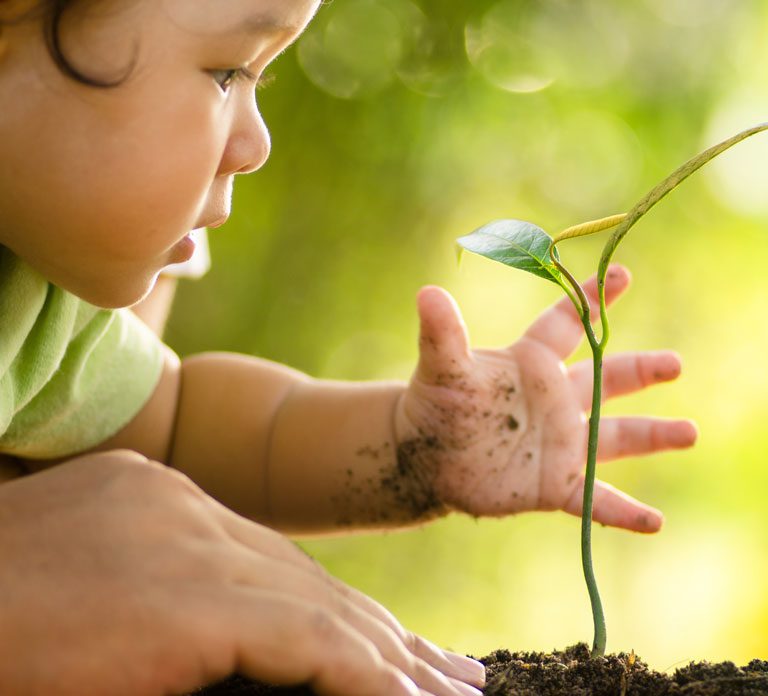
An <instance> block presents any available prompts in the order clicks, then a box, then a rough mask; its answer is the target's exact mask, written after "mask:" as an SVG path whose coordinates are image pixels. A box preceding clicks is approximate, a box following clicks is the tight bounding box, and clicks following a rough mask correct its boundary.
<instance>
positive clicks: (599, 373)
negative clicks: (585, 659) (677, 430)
mask: <svg viewBox="0 0 768 696" xmlns="http://www.w3.org/2000/svg"><path fill="white" fill-rule="evenodd" d="M553 246H554V245H553ZM551 258H552V260H553V262H554V264H555V265H556V266H557V268H558V270H559V271H560V273H562V275H563V277H564V278H565V279H566V280H567V281H568V282H569V283H570V284H571V286H572V287H573V290H574V292H575V293H576V297H578V300H579V301H578V302H577V301H576V298H575V297H574V296H573V295H572V293H571V292H570V291H569V288H567V287H566V286H565V285H564V286H563V287H564V289H565V290H566V292H567V294H568V297H570V298H571V301H572V302H573V304H574V305H575V307H576V311H577V312H578V313H579V317H580V318H581V323H582V325H583V326H584V333H585V334H586V336H587V340H588V341H589V345H590V348H591V349H592V366H593V380H592V411H591V413H590V416H589V435H588V439H587V468H586V471H585V473H584V497H583V499H582V507H581V567H582V570H583V571H584V580H585V582H586V583H587V592H588V593H589V601H590V604H591V606H592V621H593V623H594V638H593V640H592V657H597V656H600V655H604V654H605V644H606V640H607V633H606V628H605V613H604V612H603V603H602V601H601V600H600V592H599V591H598V589H597V580H596V579H595V571H594V568H593V566H592V500H593V497H594V490H595V470H596V468H597V442H598V436H599V434H600V407H601V405H602V386H603V353H604V351H605V346H606V343H607V342H608V317H607V314H606V310H605V275H604V274H602V275H600V274H598V279H597V280H598V290H599V295H600V321H601V324H602V333H601V336H600V340H599V341H598V340H597V337H596V336H595V332H594V330H593V329H592V312H591V310H590V307H589V300H588V299H587V295H586V293H585V292H584V289H583V288H582V287H581V285H580V284H579V282H578V281H577V280H576V279H575V278H574V277H573V275H572V274H571V273H570V271H568V269H567V268H565V266H563V265H562V264H561V263H560V262H559V261H558V260H557V259H556V258H555V256H554V254H552V255H551Z"/></svg>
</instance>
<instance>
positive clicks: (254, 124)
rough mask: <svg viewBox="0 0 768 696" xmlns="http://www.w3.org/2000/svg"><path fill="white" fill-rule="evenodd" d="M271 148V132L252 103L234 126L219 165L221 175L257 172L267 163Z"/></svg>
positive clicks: (239, 116) (236, 120)
mask: <svg viewBox="0 0 768 696" xmlns="http://www.w3.org/2000/svg"><path fill="white" fill-rule="evenodd" d="M270 148H271V143H270V138H269V131H268V130H267V126H266V124H265V123H264V119H263V118H262V117H261V114H260V113H259V110H258V108H257V107H256V104H255V103H252V104H251V105H250V106H249V108H248V109H247V110H244V112H241V114H240V115H238V117H237V118H236V119H235V122H234V123H233V124H232V129H231V131H230V135H229V140H228V141H227V146H226V149H225V151H224V155H223V157H222V161H221V164H220V165H219V174H223V175H230V174H248V173H250V172H254V171H256V170H257V169H259V168H260V167H261V166H262V165H263V164H264V163H265V162H266V161H267V158H268V157H269V151H270Z"/></svg>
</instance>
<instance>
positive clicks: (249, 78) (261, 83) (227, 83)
mask: <svg viewBox="0 0 768 696" xmlns="http://www.w3.org/2000/svg"><path fill="white" fill-rule="evenodd" d="M208 72H209V73H210V75H211V77H213V79H214V80H215V81H216V84H217V85H218V86H219V88H220V89H221V91H222V92H224V93H226V92H228V91H229V88H230V87H231V86H232V85H233V84H234V83H235V82H237V81H239V80H245V81H246V82H250V83H251V84H252V85H253V87H254V89H260V88H262V87H266V86H267V85H269V84H271V83H272V82H273V81H274V76H273V75H255V74H254V73H252V72H251V71H250V70H248V69H247V68H227V69H224V70H209V71H208Z"/></svg>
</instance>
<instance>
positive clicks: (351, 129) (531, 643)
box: [167, 0, 768, 669]
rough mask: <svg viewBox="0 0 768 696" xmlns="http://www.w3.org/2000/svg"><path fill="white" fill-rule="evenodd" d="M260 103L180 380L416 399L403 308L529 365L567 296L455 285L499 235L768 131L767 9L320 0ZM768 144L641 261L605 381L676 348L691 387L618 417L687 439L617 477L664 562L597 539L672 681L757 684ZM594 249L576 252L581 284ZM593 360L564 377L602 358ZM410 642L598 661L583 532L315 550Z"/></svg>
mask: <svg viewBox="0 0 768 696" xmlns="http://www.w3.org/2000/svg"><path fill="white" fill-rule="evenodd" d="M272 72H273V73H274V75H275V77H276V80H275V83H274V85H272V86H270V87H269V88H268V89H267V90H266V91H264V92H261V93H260V94H259V97H258V98H259V102H260V105H261V109H262V112H263V114H264V116H265V118H266V120H267V122H268V125H269V126H270V130H271V132H272V137H273V154H272V157H271V159H270V161H269V162H268V163H267V164H266V166H265V167H264V168H263V170H262V171H260V172H259V173H257V174H254V175H253V176H250V177H247V178H242V179H241V180H240V181H239V182H238V184H237V187H236V194H235V208H234V214H233V216H232V219H231V221H230V222H229V223H228V224H227V225H226V226H225V227H223V228H221V229H217V230H213V231H212V233H211V247H212V255H213V262H214V265H213V270H212V271H211V273H210V274H209V275H208V276H207V277H206V278H205V279H204V280H202V281H200V282H197V283H194V284H192V283H190V284H185V285H183V286H182V287H181V288H180V291H179V294H178V299H177V304H176V307H175V311H174V315H173V317H172V320H171V323H170V326H169V331H168V334H167V338H168V341H169V343H170V344H171V345H172V346H173V347H174V348H175V349H176V350H178V351H179V352H180V353H181V354H189V353H193V352H198V351H201V350H210V349H216V350H235V351H241V352H245V353H250V354H254V355H259V356H262V357H265V358H269V359H273V360H277V361H281V362H285V363H288V364H290V365H292V366H294V367H297V368H299V369H302V370H305V371H307V372H308V373H310V374H311V375H314V376H319V377H325V378H339V379H368V378H373V379H377V378H399V379H407V378H408V377H409V375H410V371H411V368H412V366H413V365H414V360H415V357H416V312H415V304H414V295H415V293H416V291H417V289H418V288H419V287H420V286H421V285H423V284H425V283H438V284H442V285H443V286H444V287H446V288H448V289H449V290H450V291H451V292H452V293H453V294H454V296H455V297H456V298H457V300H458V301H459V304H460V305H461V307H462V309H463V312H464V316H465V319H466V322H467V324H468V326H469V330H470V333H471V335H472V338H473V341H474V343H475V344H476V345H481V346H499V345H503V344H505V343H508V342H512V341H513V340H514V339H515V338H516V337H517V336H518V335H519V334H520V332H521V331H522V330H523V329H524V328H525V327H526V325H527V324H528V323H529V322H530V321H531V320H532V319H533V318H534V317H535V316H536V315H537V314H538V313H539V312H540V311H541V310H542V309H544V308H545V307H546V306H547V305H548V304H550V303H551V302H553V301H555V300H556V299H558V289H557V288H556V287H555V286H554V285H551V284H548V283H545V282H543V281H540V280H537V279H535V278H534V277H533V276H529V275H527V274H523V273H519V272H514V271H511V270H507V269H505V268H503V267H502V266H497V265H496V264H493V263H492V262H490V261H486V260H484V259H481V258H478V257H473V256H466V257H465V260H464V262H463V263H462V266H461V268H459V267H457V264H456V261H455V255H454V239H455V238H456V237H457V236H459V235H461V234H464V233H467V232H469V231H471V230H472V229H474V228H476V227H478V226H479V225H481V224H483V223H485V222H487V221H489V220H491V219H496V218H502V217H515V218H523V219H528V220H532V221H535V222H537V223H538V224H540V225H541V226H543V227H544V228H545V229H547V230H549V231H550V232H552V233H554V232H557V231H558V230H559V229H561V228H563V227H565V226H567V225H570V224H574V223H577V222H581V221H583V220H586V219H591V218H596V217H601V216H604V215H608V214H613V213H616V212H621V211H624V210H627V209H628V208H629V207H630V206H631V205H632V204H633V203H634V202H635V201H636V200H637V199H638V198H639V197H640V196H641V195H642V194H643V193H645V191H646V190H647V189H648V188H650V186H652V185H653V184H654V183H656V181H657V180H659V179H660V178H662V177H663V176H665V175H666V174H667V173H668V172H670V171H671V170H672V169H674V168H675V167H676V166H677V165H678V164H680V163H682V162H683V161H684V160H685V159H687V158H688V157H689V156H691V155H693V154H695V153H696V152H698V151H699V150H701V149H703V148H704V147H705V146H707V145H709V144H712V143H714V142H716V141H719V140H721V139H723V138H725V137H726V136H728V135H730V134H732V133H734V132H736V131H738V130H741V129H742V128H745V127H747V126H749V125H752V124H754V123H758V122H761V121H765V120H767V119H768V85H767V84H766V80H765V76H766V74H768V3H765V2H764V0H740V1H739V2H732V1H730V0H706V2H702V1H701V0H637V1H635V2H611V1H609V0H529V1H525V0H500V1H499V0H333V1H332V2H329V3H327V4H326V5H325V6H324V7H322V8H321V10H320V13H319V15H318V17H317V19H316V20H315V22H314V23H313V25H311V27H310V29H309V30H308V32H307V33H306V34H305V35H304V37H303V38H302V39H301V40H300V41H299V42H298V44H297V45H296V46H294V47H293V48H291V49H290V50H289V51H288V52H287V53H286V54H285V55H284V56H282V57H281V58H280V59H279V60H278V61H277V63H276V64H275V66H274V68H273V70H272ZM767 164H768V136H765V135H762V136H756V137H755V138H754V139H752V140H750V141H748V142H747V143H743V144H741V145H739V146H737V147H736V149H735V150H733V151H731V152H730V153H727V154H726V155H725V156H723V157H721V158H720V159H719V160H718V161H717V162H716V163H714V164H712V165H709V167H708V168H707V169H706V170H705V171H702V172H700V173H698V174H697V175H695V176H694V177H693V178H692V179H691V180H689V181H688V182H686V183H685V184H684V185H683V187H681V188H680V189H679V190H678V191H677V192H676V193H675V194H674V195H673V196H672V197H671V198H669V199H668V200H666V201H664V202H663V203H662V204H660V205H659V206H658V208H656V209H654V210H653V211H652V212H651V213H650V214H649V215H648V216H646V218H645V219H644V220H643V221H642V223H640V225H638V226H637V227H636V228H635V229H634V230H633V231H632V232H631V233H630V235H629V236H628V237H627V239H626V240H625V242H624V243H623V245H622V246H621V247H620V248H619V251H618V253H617V255H616V259H617V260H619V261H621V262H623V263H625V264H627V265H628V266H629V267H630V268H631V269H632V271H633V273H634V284H633V288H632V290H631V292H630V293H629V294H628V295H627V296H626V297H625V298H624V299H623V300H622V301H621V302H620V303H619V304H618V305H617V307H616V308H615V309H614V310H613V311H612V312H611V316H612V339H611V345H610V346H609V349H610V352H616V351H619V350H622V349H655V348H661V347H668V348H674V349H675V350H677V351H679V352H680V353H681V354H682V356H683V358H684V360H685V368H684V374H683V376H682V378H681V379H680V380H679V381H678V382H677V383H675V384H672V385H664V386H660V387H656V388H655V389H653V390H651V391H649V392H648V393H647V394H642V395H638V396H635V397H630V398H624V399H622V400H620V402H615V403H611V404H610V405H609V406H608V407H607V413H608V414H611V413H613V414H616V413H641V412H649V413H654V414H657V415H666V416H685V417H690V418H693V419H695V420H696V421H697V423H698V424H699V426H700V429H701V437H700V442H699V444H698V446H697V447H696V448H695V449H694V450H693V451H691V452H685V453H674V454H669V455H664V456H657V457H654V458H652V459H648V460H624V461H621V462H617V463H611V464H606V465H603V466H602V468H601V470H600V471H599V475H600V476H601V477H602V478H604V479H606V480H608V481H610V482H611V483H613V484H615V485H618V486H620V487H622V488H624V489H626V490H627V491H628V492H630V493H631V494H633V495H635V496H636V497H639V498H641V499H642V500H645V501H647V502H649V503H651V504H653V505H656V506H658V507H660V508H662V509H663V510H664V511H665V513H666V525H665V528H664V529H663V531H662V533H660V534H659V535H657V536H654V537H645V536H641V535H632V534H629V533H625V532H620V531H616V530H610V529H604V528H601V527H597V528H596V529H595V531H594V547H595V548H594V555H595V563H596V572H597V575H598V580H599V583H600V587H601V591H602V594H603V601H604V604H605V610H606V615H607V621H608V636H609V639H608V648H609V650H611V651H618V650H629V649H630V648H634V650H635V651H636V652H637V653H638V654H639V655H641V656H642V657H644V658H645V659H646V660H648V661H649V662H650V663H651V665H653V666H654V667H656V668H658V669H668V668H671V667H674V666H677V665H679V664H681V663H684V662H686V661H688V660H691V659H703V658H710V659H732V660H735V661H737V662H739V661H741V662H744V661H747V660H748V659H750V658H752V657H762V658H766V657H768V592H767V591H766V587H767V586H768V582H767V581H768V505H766V499H767V498H768V466H766V453H767V452H768V426H767V425H766V424H767V423H768V393H767V392H768V366H766V355H768V321H766V318H767V317H766V314H767V311H766V310H768V278H767V277H766V272H765V269H766V266H767V265H768V173H767V169H768V167H767ZM603 242H604V237H600V238H594V239H592V238H590V239H585V240H579V241H574V242H571V243H568V244H564V245H563V246H562V248H561V253H562V254H563V256H564V259H565V262H566V263H567V264H568V265H569V267H570V268H571V269H572V270H574V272H576V273H577V274H578V275H579V276H580V277H585V276H586V275H589V274H591V273H592V272H593V271H594V269H595V267H596V261H597V257H598V255H599V250H600V249H601V248H602V244H603ZM586 355H587V352H586V350H582V351H581V352H580V353H579V355H578V356H577V357H585V356H586ZM305 546H306V548H307V549H308V550H309V551H310V552H311V553H312V554H314V555H315V556H316V557H317V558H318V559H319V560H320V561H321V562H322V563H323V564H324V565H325V566H327V567H328V568H329V569H330V570H331V571H332V572H334V573H335V574H337V575H338V576H340V577H341V578H343V579H344V580H346V581H348V582H349V583H351V584H353V585H356V586H358V587H360V588H362V589H363V590H364V591H366V592H368V593H370V594H371V595H373V596H374V597H376V598H377V599H378V600H380V601H381V602H383V603H384V604H386V605H387V606H388V607H389V608H390V609H392V610H393V611H394V612H395V613H396V614H397V616H398V617H399V618H400V619H401V621H402V622H403V623H404V624H406V625H407V626H408V627H410V628H411V629H413V630H415V631H418V632H420V633H422V634H424V635H426V636H427V637H429V638H431V639H432V640H434V641H436V642H438V643H440V644H442V645H445V646H451V647H453V648H454V649H456V650H460V651H467V652H470V653H474V654H476V655H479V654H485V653H486V652H488V651H490V650H492V649H494V648H497V647H509V648H512V649H545V650H548V649H552V648H555V647H563V646H565V645H567V644H570V643H573V642H576V641H579V640H584V641H590V640H591V635H592V634H591V631H592V628H591V616H590V613H589V604H588V599H587V594H586V590H585V588H584V583H583V580H582V577H581V568H580V560H579V521H578V520H577V519H576V518H571V517H568V516H566V515H565V514H560V513H558V514H529V515H523V516H520V517H513V518H508V519H506V520H483V521H475V520H472V519H469V518H464V517H454V518H450V519H447V520H444V521H442V522H439V523H437V524H434V525H432V526H430V527H427V528H424V529H420V530H416V531H409V532H404V533H392V534H388V535H367V536H357V537H352V538H334V539H325V540H315V541H310V542H307V543H306V544H305Z"/></svg>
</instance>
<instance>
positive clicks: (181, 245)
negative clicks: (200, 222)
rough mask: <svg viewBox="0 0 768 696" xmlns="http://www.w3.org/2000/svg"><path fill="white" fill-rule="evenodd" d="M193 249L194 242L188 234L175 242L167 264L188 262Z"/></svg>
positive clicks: (193, 251)
mask: <svg viewBox="0 0 768 696" xmlns="http://www.w3.org/2000/svg"><path fill="white" fill-rule="evenodd" d="M195 247H196V244H195V240H194V239H193V237H192V234H191V233H190V234H188V235H187V236H186V237H183V238H182V239H180V240H179V241H178V242H176V244H175V245H174V247H173V249H171V256H170V258H169V260H168V263H184V262H185V261H189V260H190V259H191V258H192V255H193V254H194V253H195Z"/></svg>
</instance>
